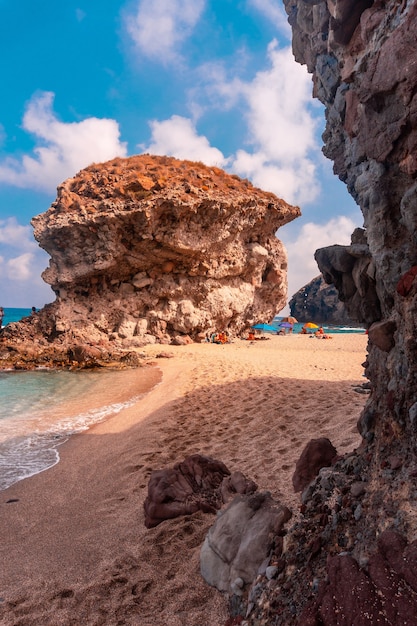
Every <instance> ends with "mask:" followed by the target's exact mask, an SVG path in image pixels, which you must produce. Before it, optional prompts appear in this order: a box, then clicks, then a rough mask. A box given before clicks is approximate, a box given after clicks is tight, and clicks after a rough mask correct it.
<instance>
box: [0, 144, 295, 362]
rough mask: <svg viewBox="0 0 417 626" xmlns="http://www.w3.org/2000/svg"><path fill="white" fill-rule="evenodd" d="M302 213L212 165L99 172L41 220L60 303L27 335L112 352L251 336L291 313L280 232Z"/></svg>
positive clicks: (158, 160) (69, 190) (37, 221)
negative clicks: (222, 334)
mask: <svg viewBox="0 0 417 626" xmlns="http://www.w3.org/2000/svg"><path fill="white" fill-rule="evenodd" d="M299 214H300V211H299V209H298V208H297V207H292V206H290V205H288V204H286V203H285V202H284V201H283V200H280V199H278V198H277V197H276V196H274V195H273V194H272V193H268V192H263V191H261V190H260V189H256V188H254V187H253V186H252V185H251V183H250V182H249V181H247V180H242V179H240V178H239V177H237V176H233V175H228V174H226V173H225V172H224V171H222V170H220V169H219V168H216V167H206V166H205V165H203V164H202V163H192V162H189V161H179V160H177V159H174V158H169V157H157V156H150V155H141V156H135V157H131V158H128V159H115V160H113V161H110V162H108V163H104V164H101V165H92V166H90V167H88V168H86V169H85V170H83V171H81V172H80V173H79V174H77V176H75V177H74V178H71V179H69V180H67V181H65V182H64V183H63V184H62V185H60V186H59V187H58V196H57V199H56V200H55V202H54V203H53V204H52V206H51V207H50V209H49V210H48V211H46V212H45V213H43V214H41V215H38V216H37V217H35V218H34V219H33V220H32V224H33V226H34V229H35V230H34V232H35V237H36V239H37V240H38V241H39V244H40V246H41V247H42V248H44V249H45V250H46V251H47V252H48V253H49V254H50V255H51V260H50V264H49V268H48V269H47V270H46V271H45V272H44V274H43V277H44V279H45V281H46V282H47V283H49V284H50V285H51V286H52V289H53V290H54V292H55V294H56V296H57V298H56V301H55V302H54V303H53V304H52V305H51V306H49V307H48V308H47V310H46V311H41V312H40V313H39V314H38V317H37V320H38V322H37V328H35V327H34V325H33V322H31V324H30V325H29V326H30V327H29V326H28V327H27V328H26V329H22V328H21V325H17V326H11V327H10V328H8V330H7V332H6V333H4V334H3V336H4V338H6V339H7V340H8V341H9V342H11V343H13V342H14V343H15V344H17V343H18V342H19V337H20V336H24V337H25V339H26V338H27V337H26V335H30V336H31V337H32V343H33V342H34V340H35V339H36V337H38V335H37V334H36V333H37V332H38V331H39V332H40V333H42V336H43V338H44V339H46V340H47V341H49V342H53V343H54V344H55V346H59V345H66V346H72V345H73V344H74V343H78V344H90V345H94V346H100V345H101V346H102V347H105V348H107V349H112V350H113V349H114V348H117V347H121V348H129V347H131V346H141V345H145V344H146V343H155V342H159V343H170V342H172V341H174V342H177V343H178V342H179V343H181V342H184V341H187V340H188V341H189V340H202V339H204V337H205V335H206V333H210V332H213V331H221V330H225V329H227V330H228V331H229V333H231V334H235V333H239V332H241V331H242V330H243V329H244V328H246V327H248V326H250V325H252V324H254V323H256V322H258V321H268V320H270V319H272V317H273V316H274V314H275V313H276V312H277V311H279V310H280V309H281V308H283V307H284V306H285V303H286V296H287V257H286V252H285V249H284V247H283V245H282V244H281V242H280V241H279V240H278V239H277V238H276V237H275V232H276V230H277V229H278V228H279V227H280V226H282V225H283V224H285V223H287V222H289V221H291V220H293V219H294V218H296V217H297V216H298V215H299Z"/></svg>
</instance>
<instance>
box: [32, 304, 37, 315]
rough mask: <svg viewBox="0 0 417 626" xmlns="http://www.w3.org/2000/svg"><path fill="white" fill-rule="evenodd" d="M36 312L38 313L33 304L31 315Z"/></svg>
mask: <svg viewBox="0 0 417 626" xmlns="http://www.w3.org/2000/svg"><path fill="white" fill-rule="evenodd" d="M35 313H36V306H33V307H32V313H31V315H35Z"/></svg>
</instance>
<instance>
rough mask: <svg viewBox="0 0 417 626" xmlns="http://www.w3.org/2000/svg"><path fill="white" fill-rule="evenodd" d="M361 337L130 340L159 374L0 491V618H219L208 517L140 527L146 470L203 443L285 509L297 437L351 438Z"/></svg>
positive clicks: (140, 624) (54, 621) (158, 623)
mask: <svg viewBox="0 0 417 626" xmlns="http://www.w3.org/2000/svg"><path fill="white" fill-rule="evenodd" d="M366 344H367V337H366V336H365V335H364V334H360V335H359V334H346V335H343V334H335V335H333V336H332V339H328V340H323V339H320V340H319V339H316V338H310V337H309V336H301V335H294V336H285V337H278V336H272V337H271V338H270V339H268V340H265V341H262V340H260V341H254V342H248V341H242V340H236V341H235V342H233V343H232V344H226V345H215V344H192V345H189V346H179V347H176V346H148V347H146V348H144V349H143V350H141V351H143V352H146V354H147V356H148V357H149V364H150V365H149V366H151V367H158V368H160V370H161V373H162V380H161V382H160V383H159V384H158V385H157V386H155V387H154V388H153V389H152V390H151V391H150V392H149V393H148V394H147V395H146V396H145V397H144V398H143V399H142V400H141V401H140V402H139V403H138V404H136V405H135V406H133V407H130V408H129V409H126V410H124V411H123V412H121V413H119V414H118V415H116V416H114V417H112V418H110V419H108V420H107V421H105V422H103V423H100V424H98V425H96V426H94V427H93V428H91V429H90V430H89V431H87V432H85V433H83V434H80V435H76V436H73V437H72V438H71V439H70V440H69V441H68V442H67V443H66V444H64V445H63V446H62V447H61V449H60V456H61V460H60V462H59V463H58V464H57V465H55V466H54V467H53V468H51V469H49V470H47V471H45V472H42V473H41V474H38V475H36V476H33V477H32V478H29V479H26V480H24V481H21V482H20V483H17V484H16V485H13V486H12V487H10V488H9V489H7V490H6V491H2V492H0V511H1V515H0V533H1V542H0V553H1V562H2V567H1V569H0V624H1V625H2V626H11V625H13V626H58V625H74V626H80V625H87V626H90V625H91V626H96V625H97V626H98V625H109V626H116V625H123V624H126V625H137V626H151V625H152V626H197V625H198V626H222V625H223V624H224V623H225V621H226V619H227V606H226V601H225V599H224V598H223V596H222V595H221V594H220V593H219V592H218V591H216V590H215V589H212V588H210V587H209V586H208V585H207V584H206V583H205V582H204V581H203V579H202V578H201V576H200V574H199V550H200V546H201V544H202V542H203V540H204V537H205V535H206V533H207V530H208V529H209V527H210V526H211V525H212V524H213V522H214V517H213V516H212V515H209V514H202V513H197V514H195V515H193V516H187V517H183V518H177V519H174V520H168V521H165V522H163V523H162V524H160V525H159V526H157V527H156V528H153V529H150V530H148V529H146V528H145V526H144V515H143V502H144V500H145V498H146V495H147V485H148V480H149V476H150V473H151V471H152V470H154V469H161V468H163V467H167V466H172V465H173V464H174V463H176V462H178V461H181V460H183V459H184V458H185V457H186V456H187V455H189V454H194V453H201V454H204V455H208V456H211V457H213V458H216V459H218V460H221V461H222V462H223V463H225V464H226V466H227V467H228V468H229V469H230V470H231V471H233V470H240V471H242V472H243V473H244V474H245V475H246V476H247V477H248V478H250V479H252V480H254V481H255V482H256V483H257V484H258V486H259V488H260V489H268V490H269V491H270V492H271V493H272V495H273V496H274V497H275V498H276V499H278V500H280V501H281V502H283V503H285V504H286V505H287V506H289V507H290V508H292V509H293V510H294V513H295V514H296V511H297V509H298V507H299V495H296V494H294V493H293V490H292V483H291V477H292V474H293V471H294V467H295V463H296V461H297V459H298V457H299V455H300V453H301V451H302V450H303V448H304V446H305V445H306V443H308V441H309V440H310V439H312V438H315V437H319V436H326V437H328V438H329V439H330V440H331V441H332V443H333V445H334V446H335V447H336V449H337V451H338V452H339V453H340V454H343V453H344V452H347V451H349V450H352V449H354V448H355V447H357V446H358V445H359V443H360V438H359V435H358V433H357V430H356V422H357V419H358V417H359V414H360V411H361V408H362V407H363V405H364V402H365V400H366V396H365V395H363V394H360V393H357V392H356V391H355V390H354V387H355V386H358V385H361V384H362V383H363V382H364V381H365V379H364V378H363V376H362V375H363V367H362V365H361V364H362V363H363V361H364V360H365V355H366ZM161 353H163V354H164V355H165V356H170V357H172V358H157V357H158V355H160V354H161ZM290 523H291V522H290Z"/></svg>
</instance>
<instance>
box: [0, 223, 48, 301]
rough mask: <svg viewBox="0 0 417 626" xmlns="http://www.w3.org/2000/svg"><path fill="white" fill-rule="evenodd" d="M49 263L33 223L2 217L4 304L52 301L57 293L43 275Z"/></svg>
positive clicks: (0, 246)
mask: <svg viewBox="0 0 417 626" xmlns="http://www.w3.org/2000/svg"><path fill="white" fill-rule="evenodd" d="M47 264H48V255H47V254H46V253H45V252H44V251H43V250H41V249H40V248H39V247H38V245H37V244H36V242H35V240H34V238H33V234H32V228H31V227H30V226H28V225H23V224H20V223H19V222H18V221H17V220H16V218H14V217H13V218H9V219H7V220H0V294H2V298H3V300H2V302H0V305H1V306H11V307H19V306H21V307H28V306H43V305H44V304H45V303H46V302H51V301H52V300H53V299H54V294H53V292H52V290H51V288H50V287H49V285H46V283H44V282H43V280H42V278H41V273H42V271H43V270H44V269H45V267H46V266H47ZM6 294H7V300H5V299H4V298H5V297H6Z"/></svg>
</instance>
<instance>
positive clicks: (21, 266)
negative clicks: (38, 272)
mask: <svg viewBox="0 0 417 626" xmlns="http://www.w3.org/2000/svg"><path fill="white" fill-rule="evenodd" d="M33 261H34V254H32V253H31V252H25V253H24V254H21V255H20V256H17V257H14V258H13V259H9V260H8V261H7V262H6V274H7V277H8V278H11V279H12V280H28V279H29V278H31V277H32V266H33Z"/></svg>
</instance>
